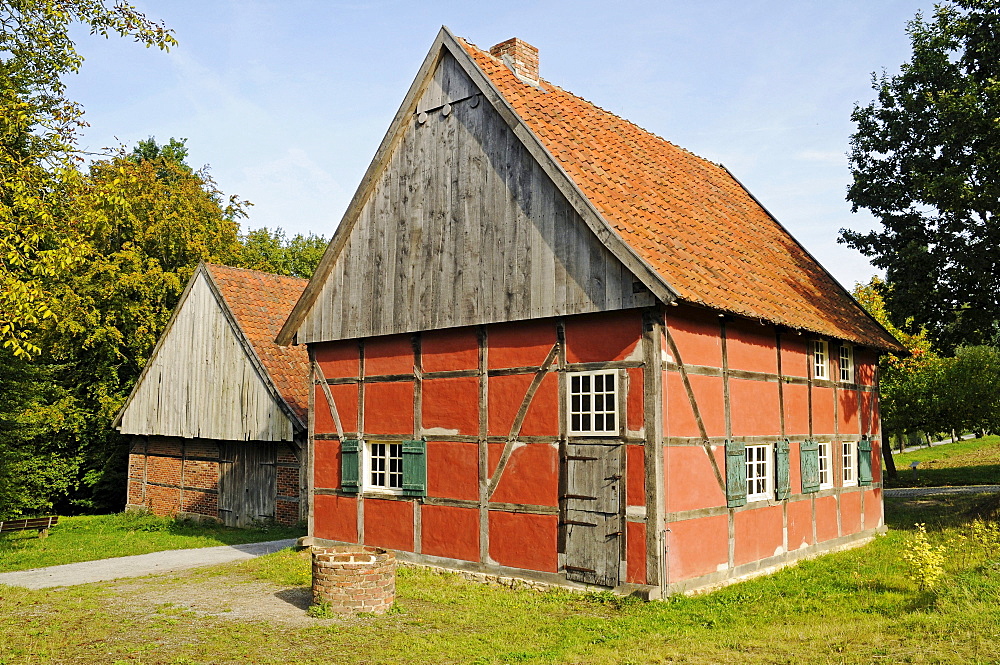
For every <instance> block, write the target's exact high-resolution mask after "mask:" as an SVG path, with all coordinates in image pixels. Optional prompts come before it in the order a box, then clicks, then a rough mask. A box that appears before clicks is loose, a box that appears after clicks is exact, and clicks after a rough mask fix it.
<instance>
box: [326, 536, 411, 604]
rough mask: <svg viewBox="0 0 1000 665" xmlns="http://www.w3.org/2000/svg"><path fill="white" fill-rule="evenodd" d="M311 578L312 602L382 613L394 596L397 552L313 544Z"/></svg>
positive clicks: (375, 548)
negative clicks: (316, 545)
mask: <svg viewBox="0 0 1000 665" xmlns="http://www.w3.org/2000/svg"><path fill="white" fill-rule="evenodd" d="M312 579H313V587H312V589H313V603H314V604H317V605H319V604H328V605H329V608H330V609H331V610H333V611H335V612H349V613H358V612H371V613H373V614H384V613H385V612H386V611H388V609H389V608H390V607H392V603H393V601H394V600H395V598H396V555H395V553H393V552H389V551H386V550H383V549H379V548H377V547H361V546H358V545H354V546H350V545H347V546H335V547H314V548H313V550H312Z"/></svg>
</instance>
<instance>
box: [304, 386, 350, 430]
mask: <svg viewBox="0 0 1000 665" xmlns="http://www.w3.org/2000/svg"><path fill="white" fill-rule="evenodd" d="M330 396H331V397H333V401H334V402H335V403H336V404H337V413H338V414H339V415H340V425H341V426H342V427H343V428H344V431H345V432H357V431H358V386H357V385H350V384H348V385H334V386H330ZM315 423H316V425H315V427H316V432H317V433H320V434H335V433H336V432H337V425H336V423H334V422H333V413H332V412H331V411H330V405H329V404H328V403H327V401H326V393H325V392H324V390H323V387H322V386H316V415H315Z"/></svg>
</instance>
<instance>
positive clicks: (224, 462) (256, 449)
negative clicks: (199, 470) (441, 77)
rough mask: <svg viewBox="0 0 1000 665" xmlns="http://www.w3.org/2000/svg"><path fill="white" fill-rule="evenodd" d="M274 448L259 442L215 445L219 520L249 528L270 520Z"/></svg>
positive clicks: (274, 479)
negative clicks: (254, 523)
mask: <svg viewBox="0 0 1000 665" xmlns="http://www.w3.org/2000/svg"><path fill="white" fill-rule="evenodd" d="M276 462H277V446H276V445H275V444H273V443H267V442H262V441H247V442H242V441H241V442H224V443H220V444H219V519H221V520H222V522H223V523H224V524H225V525H226V526H240V527H245V526H250V524H252V523H253V522H257V521H262V520H273V519H274V508H275V497H276V495H277V471H276V468H275V467H276Z"/></svg>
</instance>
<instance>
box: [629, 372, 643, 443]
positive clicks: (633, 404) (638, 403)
mask: <svg viewBox="0 0 1000 665" xmlns="http://www.w3.org/2000/svg"><path fill="white" fill-rule="evenodd" d="M643 392H644V388H643V381H642V370H641V369H639V368H629V369H628V396H627V398H626V409H627V410H626V413H627V419H626V427H627V428H628V429H630V430H632V431H633V432H636V431H639V430H641V429H642V424H643V408H644V405H643Z"/></svg>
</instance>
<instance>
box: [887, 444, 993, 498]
mask: <svg viewBox="0 0 1000 665" xmlns="http://www.w3.org/2000/svg"><path fill="white" fill-rule="evenodd" d="M893 460H895V462H896V470H897V471H898V472H899V474H898V477H897V478H896V479H895V480H892V481H889V480H887V482H886V487H938V486H944V485H1000V436H987V437H983V438H982V439H969V440H967V441H957V442H955V443H948V444H945V445H943V446H934V447H933V448H922V449H920V450H916V451H914V452H912V453H902V454H895V455H893ZM912 462H920V466H918V467H917V478H916V480H914V479H913V471H911V470H910V464H911V463H912Z"/></svg>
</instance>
